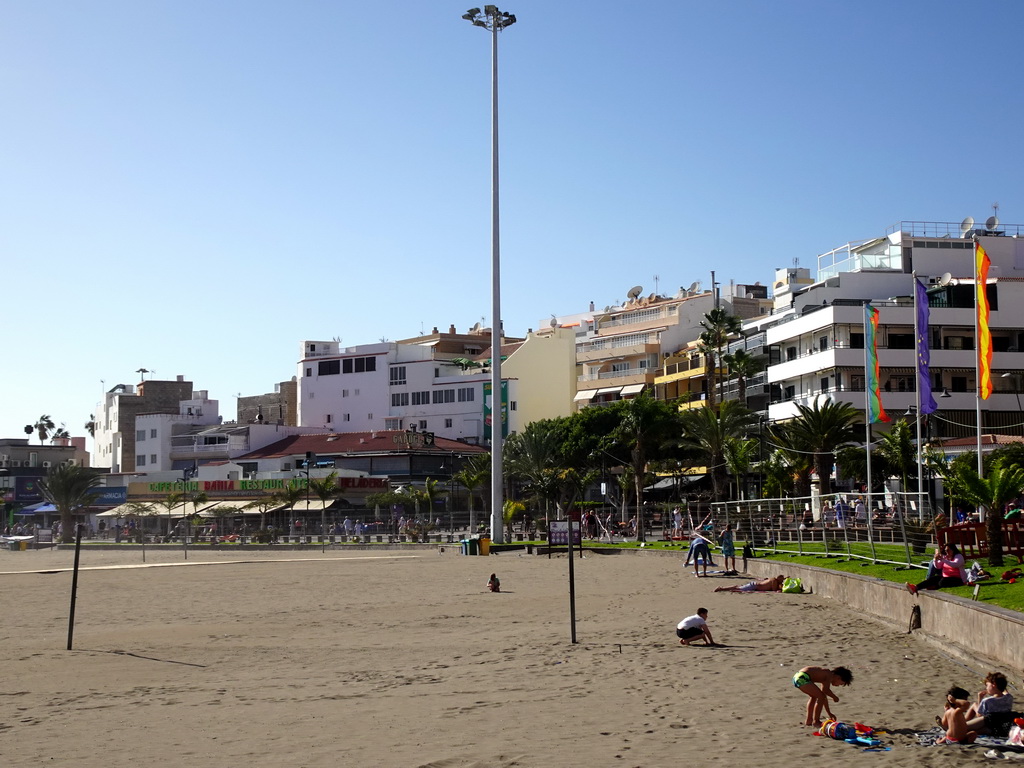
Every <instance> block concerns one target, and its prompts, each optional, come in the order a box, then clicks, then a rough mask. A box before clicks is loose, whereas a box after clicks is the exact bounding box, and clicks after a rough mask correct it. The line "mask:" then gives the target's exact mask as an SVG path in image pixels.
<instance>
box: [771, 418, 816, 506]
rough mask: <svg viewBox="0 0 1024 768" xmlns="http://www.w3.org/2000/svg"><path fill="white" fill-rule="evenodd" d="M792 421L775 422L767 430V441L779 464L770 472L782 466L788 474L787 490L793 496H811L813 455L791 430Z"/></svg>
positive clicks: (772, 467)
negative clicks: (790, 491)
mask: <svg viewBox="0 0 1024 768" xmlns="http://www.w3.org/2000/svg"><path fill="white" fill-rule="evenodd" d="M792 424H793V422H792V421H789V422H786V423H782V422H776V423H774V424H772V425H771V427H769V429H768V439H769V440H770V441H771V445H772V446H773V447H774V449H775V457H774V459H773V461H774V460H775V459H778V460H779V462H778V463H777V465H775V466H771V469H772V470H775V469H778V468H779V467H782V466H784V467H785V468H786V471H787V472H788V473H789V482H788V484H787V486H788V488H789V489H790V490H792V492H793V494H794V495H795V496H810V495H811V472H812V471H813V470H814V455H813V453H812V452H811V451H810V450H808V447H807V446H806V445H804V444H802V443H801V442H799V439H798V437H797V436H796V435H794V434H793V432H792V430H791V428H790V427H791V425H792Z"/></svg>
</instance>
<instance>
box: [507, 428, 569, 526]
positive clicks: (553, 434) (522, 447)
mask: <svg viewBox="0 0 1024 768" xmlns="http://www.w3.org/2000/svg"><path fill="white" fill-rule="evenodd" d="M561 444H562V437H561V434H560V433H559V431H558V430H557V427H556V422H555V421H552V420H550V419H547V420H541V421H535V422H532V423H530V424H528V425H527V427H526V429H524V430H523V431H522V432H518V433H516V434H515V435H510V436H509V440H508V442H507V443H506V444H505V445H506V451H505V454H504V455H505V461H506V464H507V466H508V471H509V475H510V476H511V477H515V478H517V479H518V480H520V481H521V482H522V484H523V486H524V489H525V490H526V492H527V493H528V494H530V495H531V496H532V497H533V498H534V499H536V500H537V501H538V502H541V503H545V502H556V503H557V501H558V499H559V495H560V491H561V488H562V482H561V479H560V477H559V470H560V469H561V468H562V467H563V465H564V462H563V460H562V455H561ZM545 506H546V505H545Z"/></svg>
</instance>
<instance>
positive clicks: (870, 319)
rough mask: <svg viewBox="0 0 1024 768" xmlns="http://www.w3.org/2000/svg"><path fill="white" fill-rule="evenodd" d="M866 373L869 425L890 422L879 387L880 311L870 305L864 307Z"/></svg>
mask: <svg viewBox="0 0 1024 768" xmlns="http://www.w3.org/2000/svg"><path fill="white" fill-rule="evenodd" d="M864 372H865V374H866V375H867V381H866V384H867V386H866V387H865V391H866V392H867V395H868V397H867V405H868V419H867V421H868V424H873V423H875V422H876V421H889V414H887V413H886V412H885V408H883V407H882V392H881V390H880V389H879V386H878V380H879V375H878V309H877V308H875V307H872V306H871V305H870V304H866V305H865V306H864Z"/></svg>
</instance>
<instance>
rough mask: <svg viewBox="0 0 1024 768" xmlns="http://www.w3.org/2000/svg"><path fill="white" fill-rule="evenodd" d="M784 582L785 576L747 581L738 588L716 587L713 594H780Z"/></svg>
mask: <svg viewBox="0 0 1024 768" xmlns="http://www.w3.org/2000/svg"><path fill="white" fill-rule="evenodd" d="M785 580H786V577H785V576H772V577H771V578H768V579H758V580H757V581H748V582H747V583H746V584H743V585H741V586H738V587H718V588H717V589H716V590H715V592H781V591H782V582H784V581H785Z"/></svg>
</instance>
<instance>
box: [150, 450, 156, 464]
mask: <svg viewBox="0 0 1024 768" xmlns="http://www.w3.org/2000/svg"><path fill="white" fill-rule="evenodd" d="M149 463H150V464H154V465H155V464H156V454H155V453H151V454H149Z"/></svg>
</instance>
